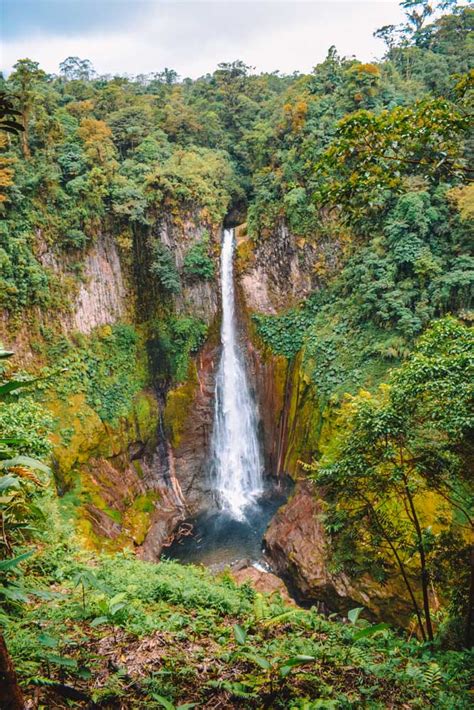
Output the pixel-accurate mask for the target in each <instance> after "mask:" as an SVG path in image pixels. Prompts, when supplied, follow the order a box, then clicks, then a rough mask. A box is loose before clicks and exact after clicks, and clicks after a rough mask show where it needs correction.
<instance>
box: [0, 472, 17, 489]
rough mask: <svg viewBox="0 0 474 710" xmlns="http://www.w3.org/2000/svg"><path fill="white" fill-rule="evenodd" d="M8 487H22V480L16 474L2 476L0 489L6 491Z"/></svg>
mask: <svg viewBox="0 0 474 710" xmlns="http://www.w3.org/2000/svg"><path fill="white" fill-rule="evenodd" d="M7 488H20V481H19V480H18V478H15V477H14V476H2V477H1V478H0V491H5V490H6V489H7Z"/></svg>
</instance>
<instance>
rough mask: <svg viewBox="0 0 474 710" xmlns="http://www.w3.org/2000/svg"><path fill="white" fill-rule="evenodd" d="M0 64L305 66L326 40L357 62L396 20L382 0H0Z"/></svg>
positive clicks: (201, 69)
mask: <svg viewBox="0 0 474 710" xmlns="http://www.w3.org/2000/svg"><path fill="white" fill-rule="evenodd" d="M0 13H1V16H0V28H1V29H0V34H1V40H2V41H1V55H0V69H1V70H2V71H4V72H5V73H8V72H9V71H10V70H11V67H12V65H13V64H14V63H15V61H16V60H17V59H23V58H25V57H29V58H30V59H33V60H35V61H38V62H39V63H40V66H41V68H42V69H44V70H45V71H47V72H51V73H55V72H57V71H58V66H59V63H60V62H62V61H63V60H64V59H65V58H66V57H69V56H78V57H80V58H81V59H89V60H90V61H91V62H92V64H93V66H94V68H95V69H96V71H97V72H98V73H99V74H125V73H126V74H131V75H136V74H146V73H149V72H156V71H161V70H162V69H163V68H164V67H169V68H172V69H175V70H176V71H177V72H178V74H179V75H180V76H181V77H191V78H196V77H198V76H202V75H203V74H206V73H207V72H212V71H213V70H214V69H215V68H216V67H217V64H218V63H219V62H227V61H233V60H235V59H242V60H243V61H244V62H245V63H246V64H249V65H250V66H252V67H255V69H256V70H257V71H275V70H280V71H282V72H284V73H292V72H293V71H300V72H307V71H310V70H311V69H312V68H313V67H314V66H315V64H317V63H318V62H320V61H322V60H323V59H324V57H325V56H326V54H327V50H328V48H329V47H330V46H331V45H333V44H334V45H335V46H336V48H337V50H338V52H339V54H341V55H344V56H350V55H356V56H357V58H358V59H361V60H362V61H370V60H372V59H375V58H380V57H381V56H382V55H383V53H384V46H383V43H382V42H381V40H378V39H375V38H374V37H373V36H372V33H373V32H374V30H376V29H377V28H378V27H382V26H383V25H387V24H397V23H398V22H400V21H401V19H402V16H403V15H402V11H401V10H400V8H399V5H398V2H392V0H320V1H319V2H314V1H312V0H286V1H276V2H275V0H261V1H257V2H254V1H251V0H240V1H239V2H236V1H235V0H214V1H212V0H211V1H209V0H206V1H204V0H0Z"/></svg>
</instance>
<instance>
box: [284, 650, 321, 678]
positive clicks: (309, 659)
mask: <svg viewBox="0 0 474 710" xmlns="http://www.w3.org/2000/svg"><path fill="white" fill-rule="evenodd" d="M316 660H317V659H316V658H315V656H304V655H300V656H293V658H288V659H287V660H286V661H283V663H282V665H281V667H280V675H281V676H282V678H285V677H286V676H287V675H288V673H290V672H291V671H292V670H293V668H295V667H296V666H303V665H305V664H306V663H314V661H316Z"/></svg>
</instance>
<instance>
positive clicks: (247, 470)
mask: <svg viewBox="0 0 474 710" xmlns="http://www.w3.org/2000/svg"><path fill="white" fill-rule="evenodd" d="M233 254H234V232H233V230H232V229H226V230H224V239H223V243H222V252H221V288H222V326H221V342H222V354H221V359H220V363H219V369H218V371H217V378H216V391H215V411H214V429H213V433H212V442H211V454H212V463H213V467H214V474H215V483H216V496H217V502H218V505H219V507H220V508H222V509H223V510H225V511H226V512H228V513H229V514H230V515H232V516H233V517H234V518H237V519H238V520H242V519H244V518H245V513H244V511H245V508H246V507H247V506H248V505H249V504H251V503H252V502H253V501H254V500H255V499H256V498H258V496H259V495H260V494H261V493H262V489H263V482H262V468H263V467H262V457H261V452H260V446H259V443H258V438H257V416H256V405H255V402H254V401H253V399H252V397H251V394H250V388H249V385H248V381H247V376H246V372H245V362H244V358H243V354H242V352H241V350H240V348H239V345H238V342H237V333H236V323H235V296H234V278H233Z"/></svg>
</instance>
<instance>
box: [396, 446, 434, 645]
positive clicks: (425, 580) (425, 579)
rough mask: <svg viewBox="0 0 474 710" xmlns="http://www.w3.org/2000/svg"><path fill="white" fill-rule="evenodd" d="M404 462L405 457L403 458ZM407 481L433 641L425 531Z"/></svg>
mask: <svg viewBox="0 0 474 710" xmlns="http://www.w3.org/2000/svg"><path fill="white" fill-rule="evenodd" d="M402 463H403V459H402ZM403 479H404V482H405V493H406V495H407V498H408V503H409V505H410V510H411V514H412V516H413V518H412V520H413V524H414V526H415V530H416V536H417V539H418V553H419V555H420V565H421V589H422V592H423V611H424V614H425V624H426V633H427V636H428V640H429V641H433V625H432V623H431V610H430V596H429V582H430V576H429V573H428V569H427V566H426V555H425V546H424V544H423V533H422V530H421V526H420V521H419V520H418V515H417V514H416V509H415V504H414V502H413V497H412V495H411V492H410V487H409V485H408V480H407V478H406V476H404V477H403Z"/></svg>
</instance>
